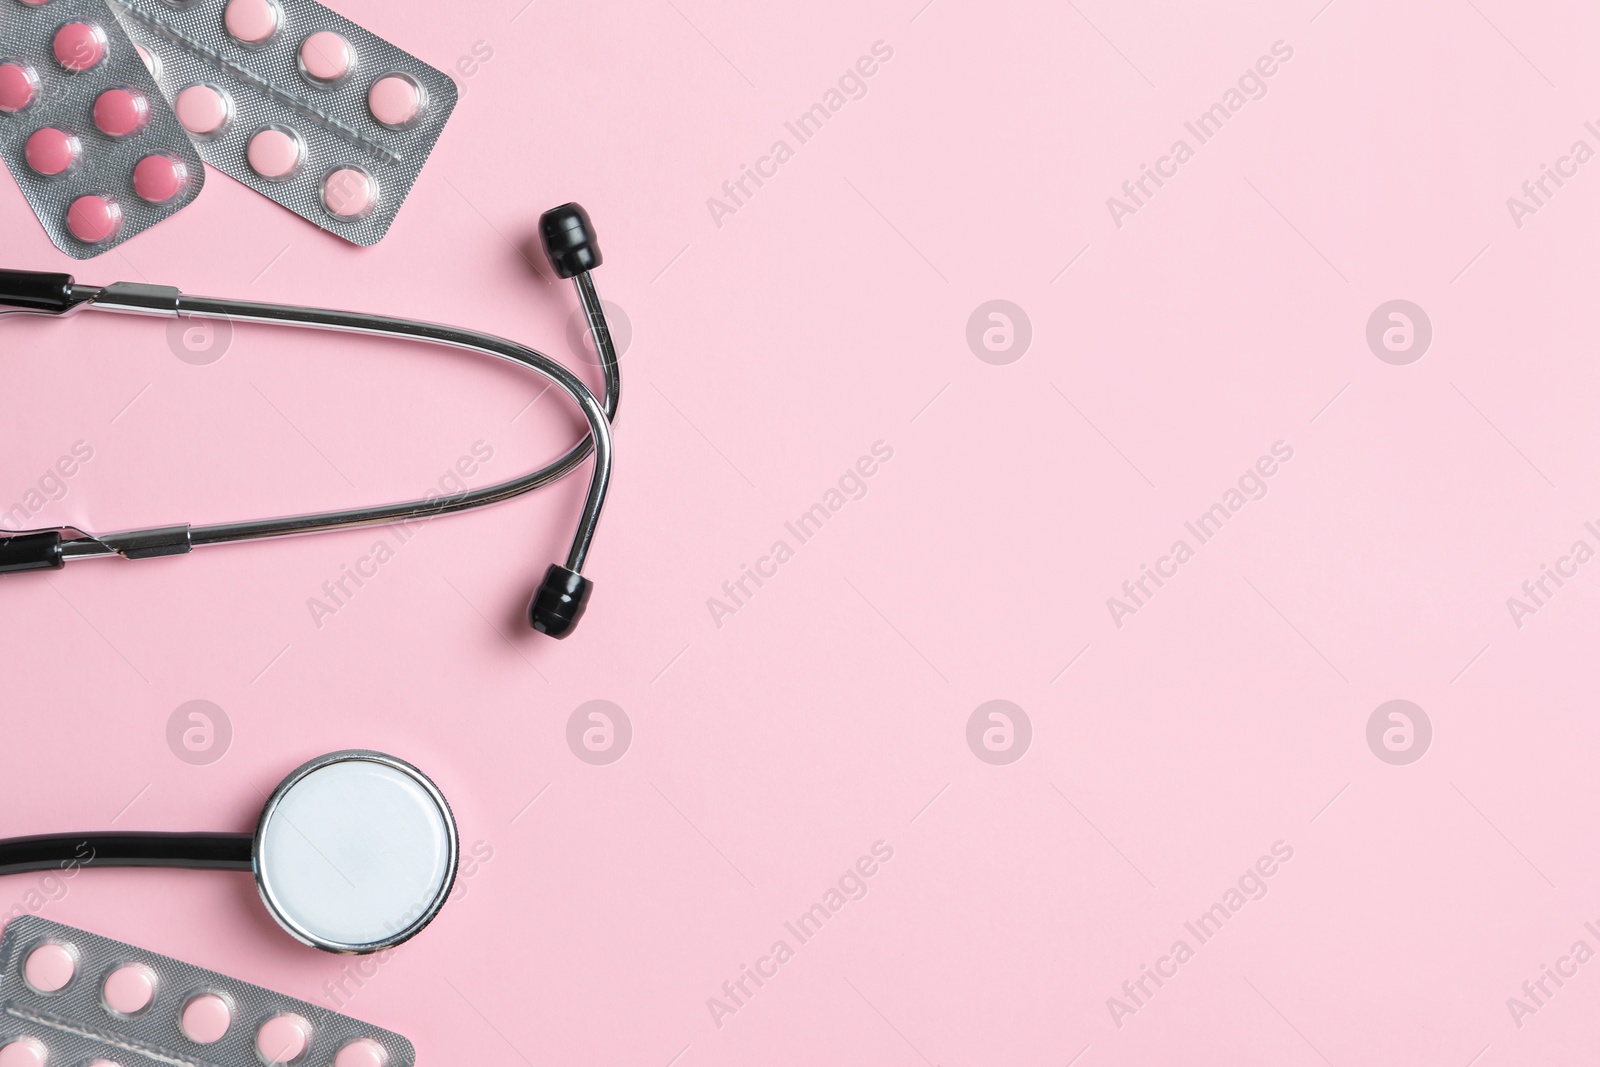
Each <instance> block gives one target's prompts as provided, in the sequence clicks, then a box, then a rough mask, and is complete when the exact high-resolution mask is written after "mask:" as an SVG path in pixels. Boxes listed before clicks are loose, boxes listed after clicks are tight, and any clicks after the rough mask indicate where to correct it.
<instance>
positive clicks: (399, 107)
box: [367, 74, 422, 126]
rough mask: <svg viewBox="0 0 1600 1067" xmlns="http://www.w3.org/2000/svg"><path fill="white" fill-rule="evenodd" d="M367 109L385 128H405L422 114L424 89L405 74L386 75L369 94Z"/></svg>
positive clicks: (375, 84)
mask: <svg viewBox="0 0 1600 1067" xmlns="http://www.w3.org/2000/svg"><path fill="white" fill-rule="evenodd" d="M367 107H369V108H371V109H372V117H373V118H375V119H377V120H378V121H379V122H381V123H383V124H384V125H385V126H404V125H406V124H407V123H410V122H415V121H416V118H417V116H418V115H420V114H421V113H422V87H421V86H420V85H418V84H417V83H416V82H414V81H412V80H411V79H410V78H408V77H406V76H405V75H404V74H385V75H384V76H383V77H381V78H379V79H378V80H377V81H375V82H373V83H372V88H371V89H370V90H369V91H368V92H367Z"/></svg>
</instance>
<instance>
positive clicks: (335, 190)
mask: <svg viewBox="0 0 1600 1067" xmlns="http://www.w3.org/2000/svg"><path fill="white" fill-rule="evenodd" d="M322 202H323V203H324V204H325V205H327V208H328V211H329V212H331V213H332V214H334V215H337V216H338V217H339V218H341V219H361V218H366V217H367V216H368V215H370V214H372V208H373V206H374V205H375V204H377V202H378V186H377V183H375V182H374V181H373V180H372V176H371V175H370V174H368V173H367V172H366V171H364V170H361V169H360V168H358V167H340V168H339V169H338V170H336V171H334V172H333V173H332V174H329V175H328V177H327V179H326V180H325V181H324V182H323V183H322Z"/></svg>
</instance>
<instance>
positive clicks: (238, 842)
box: [0, 749, 460, 954]
mask: <svg viewBox="0 0 1600 1067" xmlns="http://www.w3.org/2000/svg"><path fill="white" fill-rule="evenodd" d="M459 855H460V842H459V841H458V839H457V836H456V822H455V816H454V815H452V814H451V812H450V805H449V804H448V803H447V802H446V801H445V799H444V794H443V793H441V792H439V788H438V787H437V786H436V785H434V784H433V782H431V781H429V780H428V777H427V775H425V774H423V773H422V772H421V771H419V770H417V768H415V767H413V766H412V765H411V764H409V763H406V762H405V761H404V760H399V759H396V758H395V757H393V756H386V755H384V754H383V753H381V752H369V751H366V750H364V749H349V750H346V751H342V752H330V753H329V754H327V755H326V756H319V757H318V758H316V759H314V760H311V761H310V762H309V763H306V764H303V765H302V766H300V767H298V768H296V769H295V771H294V772H293V773H292V774H290V775H289V777H287V778H285V779H284V780H283V782H282V783H281V784H280V785H279V786H278V788H277V789H276V790H274V791H273V793H272V795H271V796H270V797H269V798H268V799H267V803H266V806H265V807H264V808H262V810H261V818H260V819H259V820H258V821H257V823H256V829H255V832H254V833H253V834H250V833H232V834H230V833H126V832H119V833H97V834H49V835H43V836H39V837H16V838H11V839H10V840H0V875H6V874H23V873H26V872H29V871H48V870H67V869H70V868H72V867H79V868H81V867H181V868H188V869H192V870H213V871H251V872H253V873H254V874H255V880H256V888H257V889H258V890H260V893H261V899H262V901H263V902H264V903H265V904H266V906H267V910H268V911H269V912H271V914H272V917H273V918H274V919H276V920H277V921H278V924H279V925H280V926H282V927H283V928H284V929H285V930H287V931H288V932H289V933H290V934H292V935H293V936H294V937H295V938H297V939H298V940H300V941H302V942H304V943H305V944H308V945H312V946H314V947H316V948H320V949H324V950H326V951H328V952H342V953H354V954H364V953H370V952H380V951H382V950H384V949H389V948H393V947H394V946H396V945H398V944H400V943H401V942H403V941H406V940H408V939H409V938H411V937H412V936H414V935H415V934H417V933H418V932H419V931H420V930H422V928H423V927H425V926H427V925H428V923H429V922H431V921H432V920H433V917H434V916H435V915H437V914H438V913H439V909H440V908H442V907H443V906H444V902H445V901H446V900H447V899H449V896H450V890H451V887H452V886H454V884H455V879H456V864H457V861H458V859H459Z"/></svg>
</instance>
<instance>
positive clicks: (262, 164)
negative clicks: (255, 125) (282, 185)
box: [245, 126, 305, 181]
mask: <svg viewBox="0 0 1600 1067" xmlns="http://www.w3.org/2000/svg"><path fill="white" fill-rule="evenodd" d="M304 154H305V150H304V148H303V147H302V143H301V141H300V138H299V137H297V136H295V134H294V133H292V132H290V131H288V130H281V129H279V128H278V127H276V126H268V127H267V128H266V129H264V130H261V131H260V132H258V133H257V134H256V135H255V136H254V137H252V138H250V147H249V148H247V149H245V155H246V157H248V158H249V160H250V169H251V170H253V171H255V172H256V173H257V174H259V175H261V176H262V177H263V178H267V179H270V180H272V181H282V180H284V179H285V178H292V177H294V175H295V172H296V171H298V170H299V169H300V160H301V158H302V156H303V155H304Z"/></svg>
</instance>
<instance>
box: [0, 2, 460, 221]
mask: <svg viewBox="0 0 1600 1067" xmlns="http://www.w3.org/2000/svg"><path fill="white" fill-rule="evenodd" d="M0 2H3V0H0ZM107 2H108V3H109V4H110V7H111V9H112V10H113V11H114V12H115V13H116V16H117V19H118V20H119V21H120V22H121V23H122V26H123V28H124V29H125V30H126V31H127V33H128V35H129V36H130V37H131V38H132V39H133V40H134V42H135V43H137V44H138V45H139V46H140V47H142V48H144V49H145V50H146V51H148V52H149V53H150V54H151V55H152V56H154V57H155V60H156V63H155V68H156V80H157V81H158V82H159V83H160V85H161V88H162V90H163V91H164V92H165V93H166V95H167V99H169V100H171V101H172V103H173V107H174V108H175V109H176V111H177V114H178V118H179V120H180V122H181V123H182V125H183V127H184V129H186V130H188V132H189V135H190V136H191V137H192V138H193V139H194V141H195V144H196V146H197V147H198V148H199V151H200V155H201V156H202V157H203V158H204V159H205V161H206V162H207V163H209V164H211V165H212V166H213V167H216V168H217V169H218V170H220V171H222V172H223V173H225V174H228V175H230V176H231V177H234V178H237V179H238V180H239V181H241V182H243V183H245V184H246V185H248V186H250V187H251V188H252V189H255V190H256V191H257V192H259V193H261V194H262V195H264V196H267V197H269V198H271V199H273V200H276V201H277V202H278V203H280V204H282V205H283V206H284V207H286V208H288V209H289V210H290V211H293V212H295V213H296V214H298V215H300V216H301V217H303V218H305V219H308V220H310V221H311V222H313V223H315V224H317V225H318V226H321V227H322V228H323V229H325V230H328V231H329V232H331V233H335V234H337V235H339V236H340V237H343V238H344V239H345V240H347V241H351V242H354V243H355V244H358V245H371V244H376V243H377V242H378V241H380V240H382V238H383V235H384V234H385V233H386V232H388V229H389V225H390V223H392V222H393V221H394V217H395V213H396V212H398V211H399V210H400V205H401V203H403V202H404V201H405V198H406V194H407V193H409V192H410V191H411V186H412V184H413V183H414V182H415V181H416V180H417V174H418V173H419V172H420V171H421V170H422V165H423V163H424V162H426V161H427V158H428V153H429V152H431V151H432V150H433V146H434V143H435V142H436V141H437V140H438V139H439V134H440V133H441V132H442V131H443V129H444V124H445V120H446V119H448V118H449V117H450V112H451V111H452V110H453V109H454V108H455V105H456V86H455V82H453V81H451V80H450V78H449V77H448V76H447V75H445V74H443V73H442V72H440V71H438V70H435V69H434V68H433V67H430V66H429V65H428V64H426V63H424V62H422V61H421V60H420V59H417V58H416V57H415V56H413V55H410V54H409V53H407V52H404V51H402V50H401V49H399V48H396V47H395V46H394V45H392V44H390V43H389V42H388V41H385V40H384V39H383V38H381V37H378V36H377V35H375V34H373V33H370V32H368V31H367V30H364V29H362V28H361V27H360V26H357V25H356V24H355V23H353V22H351V21H350V20H348V19H346V18H343V17H341V16H339V15H337V14H335V13H334V12H332V11H329V10H328V9H327V8H325V7H323V6H322V5H321V4H319V3H316V2H315V0H107Z"/></svg>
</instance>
